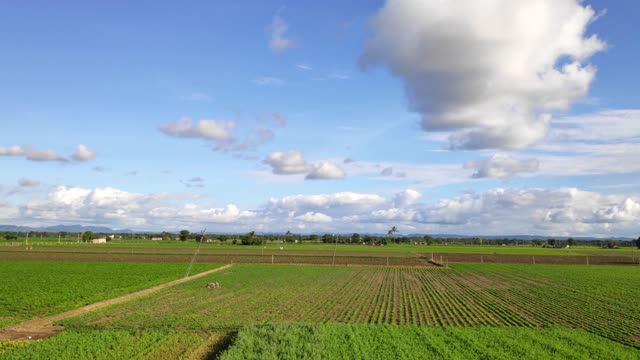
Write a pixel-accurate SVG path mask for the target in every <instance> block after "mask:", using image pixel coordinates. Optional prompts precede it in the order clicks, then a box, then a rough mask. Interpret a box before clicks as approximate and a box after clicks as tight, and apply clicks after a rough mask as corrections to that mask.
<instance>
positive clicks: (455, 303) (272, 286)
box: [61, 264, 640, 349]
mask: <svg viewBox="0 0 640 360" xmlns="http://www.w3.org/2000/svg"><path fill="white" fill-rule="evenodd" d="M212 281H218V282H219V283H220V284H221V286H222V287H221V288H220V289H214V290H211V289H205V288H204V285H205V284H206V283H207V282H212ZM639 283H640V267H639V268H636V267H631V268H630V267H609V266H600V267H582V266H551V265H550V266H541V265H538V266H527V265H478V264H458V265H456V266H454V267H453V268H452V269H428V268H383V267H380V268H375V267H374V268H371V267H312V266H268V265H267V266H265V265H236V266H234V267H232V268H230V269H227V270H224V271H222V272H220V273H216V274H212V275H208V276H206V277H204V278H201V279H196V280H193V281H191V282H188V283H185V284H181V285H178V286H176V287H173V288H171V289H166V290H162V291H159V292H157V293H154V294H151V295H149V296H145V297H143V298H138V299H135V300H132V301H130V302H127V303H123V304H120V305H115V306H113V307H110V308H107V309H102V310H98V311H94V312H91V313H88V314H84V315H80V316H78V317H75V318H71V319H68V320H65V321H62V322H61V324H62V325H64V326H66V327H68V328H73V329H76V330H81V329H111V328H116V329H138V328H146V329H170V328H174V329H175V328H177V329H191V330H208V331H212V330H224V329H237V328H240V327H242V326H247V325H252V324H262V323H290V322H302V323H325V322H340V323H356V324H413V325H421V326H462V327H468V326H509V327H530V328H534V327H540V326H562V327H571V328H579V329H583V330H586V331H589V332H592V333H594V334H597V335H600V336H602V337H605V338H609V339H612V340H615V341H617V342H619V343H622V344H626V345H629V346H632V347H636V348H639V349H640V343H639V342H638V341H637V340H634V339H633V336H634V335H635V334H639V333H640V308H638V306H637V299H638V294H639V290H638V288H637V284H639Z"/></svg>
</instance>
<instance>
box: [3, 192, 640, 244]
mask: <svg viewBox="0 0 640 360" xmlns="http://www.w3.org/2000/svg"><path fill="white" fill-rule="evenodd" d="M420 195H421V194H420V193H418V192H417V191H415V190H411V189H407V190H405V191H401V192H398V193H396V194H394V195H391V196H389V198H388V199H386V198H384V197H382V196H380V195H377V194H364V193H353V192H340V193H333V194H316V195H291V196H285V197H282V198H272V199H270V200H269V201H268V202H267V203H266V204H264V206H262V207H260V208H258V209H254V210H242V209H240V208H239V207H238V206H236V205H234V204H228V205H226V206H222V207H210V206H204V205H201V204H198V203H195V202H194V197H193V196H187V195H184V194H183V195H181V194H163V193H160V194H142V193H133V192H128V191H124V190H121V189H115V188H110V187H102V188H95V189H86V188H78V187H66V186H58V187H54V188H52V189H51V190H50V192H49V193H48V195H47V197H46V198H44V199H42V200H30V201H26V202H24V203H23V204H22V205H20V204H12V203H8V202H2V203H0V222H2V223H16V224H31V225H50V224H57V223H82V224H94V225H108V226H111V227H116V228H123V227H129V228H133V229H140V230H159V229H162V230H164V229H168V230H174V231H175V230H178V229H181V228H189V229H191V228H194V227H198V228H200V227H207V229H209V230H211V231H213V232H215V231H234V232H246V231H249V230H250V229H256V230H260V231H286V230H287V229H295V228H298V229H301V230H304V231H311V232H313V231H327V232H342V233H352V232H380V233H385V232H386V230H388V228H389V226H392V225H395V226H398V227H399V228H401V229H411V231H412V232H417V233H432V234H433V233H454V234H468V235H513V234H534V235H536V234H539V235H557V236H563V235H566V236H568V235H572V236H576V235H586V236H593V235H599V236H620V235H622V236H635V237H637V233H638V231H640V197H638V196H637V194H635V195H625V194H619V195H610V194H600V193H596V192H591V191H584V190H579V189H575V188H562V189H555V190H548V189H536V188H525V189H503V188H497V189H491V190H487V191H484V192H468V193H464V194H462V195H460V196H455V197H451V198H444V199H440V200H437V201H428V202H418V201H417V200H418V199H419V198H420Z"/></svg>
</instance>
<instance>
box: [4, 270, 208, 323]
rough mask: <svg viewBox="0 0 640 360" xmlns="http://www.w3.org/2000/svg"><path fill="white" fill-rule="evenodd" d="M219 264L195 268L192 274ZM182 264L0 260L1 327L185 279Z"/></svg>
mask: <svg viewBox="0 0 640 360" xmlns="http://www.w3.org/2000/svg"><path fill="white" fill-rule="evenodd" d="M216 266H218V265H216V264H194V268H193V270H192V272H191V274H195V273H196V272H201V271H204V270H207V269H210V268H214V267H216ZM186 269H187V264H181V263H167V264H165V263H99V262H56V261H44V262H42V261H2V262H0V273H1V274H2V281H0V294H2V296H1V297H0V327H3V326H7V325H10V324H14V323H18V322H20V321H23V320H26V319H29V318H32V317H34V316H47V315H53V314H57V313H60V312H63V311H66V310H70V309H74V308H77V307H80V306H83V305H87V304H91V303H94V302H97V301H100V300H105V299H109V298H113V297H116V296H119V295H123V294H127V293H130V292H133V291H136V290H140V289H144V288H147V287H151V286H154V285H158V284H162V283H165V282H169V281H171V280H175V279H178V278H180V277H182V276H184V274H185V272H186Z"/></svg>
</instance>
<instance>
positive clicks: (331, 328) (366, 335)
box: [220, 324, 638, 360]
mask: <svg viewBox="0 0 640 360" xmlns="http://www.w3.org/2000/svg"><path fill="white" fill-rule="evenodd" d="M258 354H259V355H258ZM513 358H518V359H532V360H538V359H603V360H605V359H606V360H611V359H637V358H638V352H637V351H635V350H633V349H631V348H628V347H626V346H623V345H620V344H617V343H615V342H612V341H610V340H607V339H603V338H601V337H598V336H595V335H593V334H589V333H587V332H584V331H578V330H572V329H566V328H555V327H553V328H545V329H538V328H505V327H475V328H463V327H435V328H434V327H420V326H413V325H405V326H397V325H347V324H316V325H288V324H287V325H258V326H249V327H246V328H243V329H242V330H240V332H239V333H238V336H237V338H236V339H235V341H234V343H233V346H231V347H230V348H229V349H228V350H227V351H226V352H225V353H224V354H223V355H222V356H221V357H220V359H221V360H245V359H274V360H275V359H291V360H294V359H371V360H377V359H469V360H472V359H513Z"/></svg>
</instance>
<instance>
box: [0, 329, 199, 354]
mask: <svg viewBox="0 0 640 360" xmlns="http://www.w3.org/2000/svg"><path fill="white" fill-rule="evenodd" d="M205 339H206V336H205V335H203V334H200V333H195V332H181V331H171V330H167V331H158V330H156V331H139V330H132V331H127V330H107V331H82V332H78V331H64V332H62V333H61V334H59V335H56V336H54V337H51V338H48V339H45V340H42V341H38V342H33V343H30V344H25V343H21V344H20V345H19V346H13V348H9V346H7V349H5V350H4V353H3V352H0V357H2V359H6V360H11V359H33V360H39V359H42V360H50V359H94V360H100V359H104V360H107V359H109V360H110V359H123V360H124V359H127V360H128V359H150V360H152V359H153V360H155V359H178V358H183V357H186V356H187V355H189V354H190V353H191V352H192V351H193V349H194V348H196V347H197V346H198V345H199V344H200V343H202V342H203V341H205ZM5 343H6V344H10V342H5ZM0 344H1V343H0ZM0 349H2V348H1V347H0ZM0 351H2V350H0Z"/></svg>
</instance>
